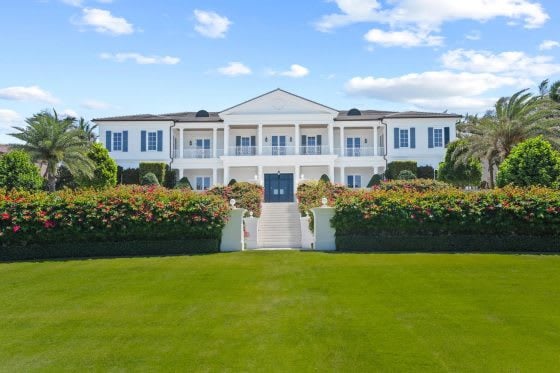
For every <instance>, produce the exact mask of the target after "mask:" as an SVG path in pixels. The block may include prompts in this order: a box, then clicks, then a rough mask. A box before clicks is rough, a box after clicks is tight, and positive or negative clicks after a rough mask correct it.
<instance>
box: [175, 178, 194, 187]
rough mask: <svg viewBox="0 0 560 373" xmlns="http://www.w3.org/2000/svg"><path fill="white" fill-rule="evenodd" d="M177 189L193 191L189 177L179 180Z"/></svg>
mask: <svg viewBox="0 0 560 373" xmlns="http://www.w3.org/2000/svg"><path fill="white" fill-rule="evenodd" d="M175 188H176V189H191V190H192V185H191V182H190V181H189V178H188V177H186V176H185V177H182V178H181V180H179V181H178V182H177V184H176V185H175Z"/></svg>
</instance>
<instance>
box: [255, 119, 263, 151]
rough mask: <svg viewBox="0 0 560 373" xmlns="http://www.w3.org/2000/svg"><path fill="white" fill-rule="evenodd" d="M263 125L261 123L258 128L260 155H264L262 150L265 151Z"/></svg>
mask: <svg viewBox="0 0 560 373" xmlns="http://www.w3.org/2000/svg"><path fill="white" fill-rule="evenodd" d="M263 141H264V140H263V125H262V124H259V126H258V130H257V144H258V145H257V146H258V152H257V154H258V155H262V153H263V152H262V151H263Z"/></svg>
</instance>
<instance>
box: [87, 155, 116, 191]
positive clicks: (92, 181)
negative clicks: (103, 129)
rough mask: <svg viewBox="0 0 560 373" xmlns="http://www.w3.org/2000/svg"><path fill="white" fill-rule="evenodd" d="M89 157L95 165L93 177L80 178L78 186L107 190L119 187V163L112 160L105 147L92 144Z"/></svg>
mask: <svg viewBox="0 0 560 373" xmlns="http://www.w3.org/2000/svg"><path fill="white" fill-rule="evenodd" d="M87 156H88V158H89V159H91V160H92V161H93V163H94V164H95V169H94V170H93V177H91V178H89V177H85V176H80V177H78V178H77V182H78V185H80V186H82V187H94V188H106V187H112V186H115V185H117V163H116V162H115V161H114V160H113V158H111V156H110V155H109V152H108V151H107V149H105V147H104V146H103V145H101V144H91V146H90V149H89V151H88V153H87Z"/></svg>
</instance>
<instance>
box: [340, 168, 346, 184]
mask: <svg viewBox="0 0 560 373" xmlns="http://www.w3.org/2000/svg"><path fill="white" fill-rule="evenodd" d="M345 171H346V170H345V168H344V166H341V167H340V183H341V184H343V185H346V181H345V180H344V179H345V178H346V175H345Z"/></svg>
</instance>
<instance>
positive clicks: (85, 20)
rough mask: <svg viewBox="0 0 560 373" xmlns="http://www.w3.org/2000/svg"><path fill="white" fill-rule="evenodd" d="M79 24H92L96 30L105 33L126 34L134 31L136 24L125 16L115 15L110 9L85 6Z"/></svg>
mask: <svg viewBox="0 0 560 373" xmlns="http://www.w3.org/2000/svg"><path fill="white" fill-rule="evenodd" d="M79 24H81V25H85V26H91V27H93V28H94V30H95V31H97V32H99V33H104V34H112V35H126V34H132V33H133V32H134V26H133V25H132V24H131V23H129V22H128V21H127V20H126V19H125V18H122V17H115V16H113V15H112V14H111V12H110V11H108V10H103V9H95V8H84V9H82V18H81V20H80V21H79Z"/></svg>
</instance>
